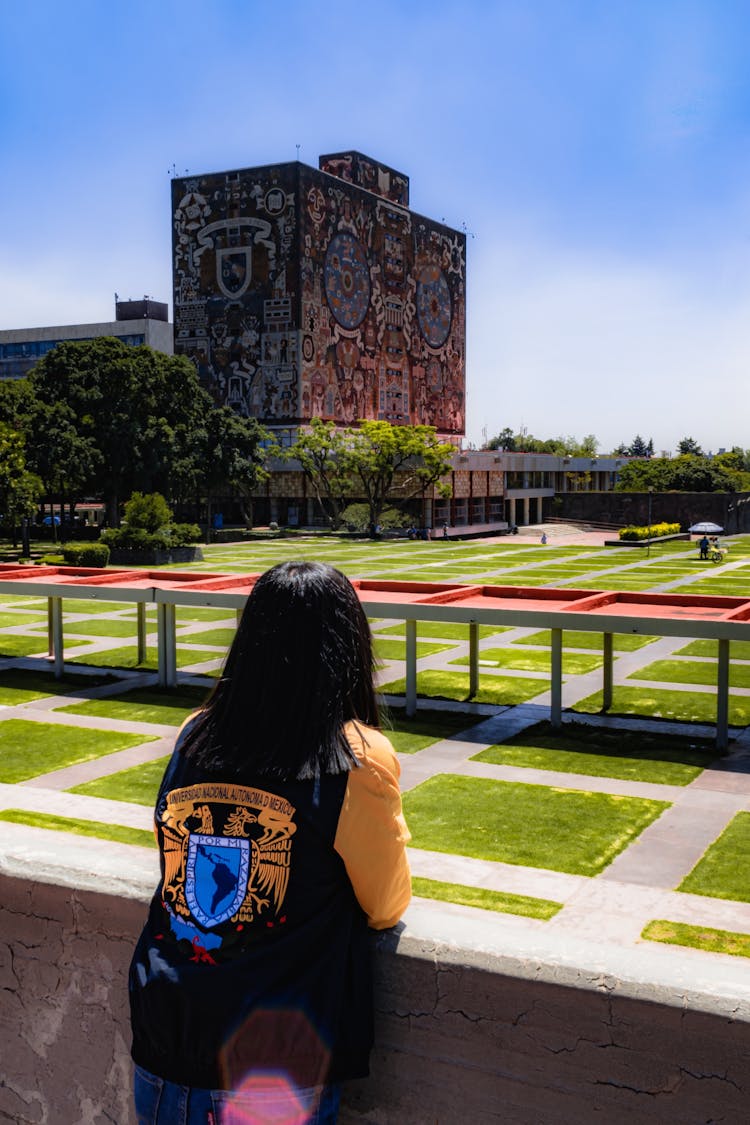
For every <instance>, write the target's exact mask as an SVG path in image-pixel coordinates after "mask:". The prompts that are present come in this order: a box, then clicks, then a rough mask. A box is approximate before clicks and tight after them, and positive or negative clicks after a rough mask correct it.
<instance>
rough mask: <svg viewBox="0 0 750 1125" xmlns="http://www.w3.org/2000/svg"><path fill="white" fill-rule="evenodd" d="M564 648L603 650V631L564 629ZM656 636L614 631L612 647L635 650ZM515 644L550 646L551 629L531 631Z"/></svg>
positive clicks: (622, 650)
mask: <svg viewBox="0 0 750 1125" xmlns="http://www.w3.org/2000/svg"><path fill="white" fill-rule="evenodd" d="M562 639H563V650H565V649H569V648H593V649H598V650H599V651H601V650H602V649H603V648H604V634H603V633H587V632H584V630H582V629H580V630H579V629H565V630H563V638H562ZM655 640H656V637H641V636H637V635H636V634H635V633H614V634H613V637H612V647H613V648H614V650H615V651H616V652H617V651H619V652H634V651H635V650H636V649H639V648H643V646H644V645H649V644H651V642H652V641H655ZM512 643H513V644H514V645H540V646H542V645H543V646H546V647H549V646H551V644H552V633H551V632H550V630H549V629H541V630H540V631H539V632H538V633H531V634H530V635H529V636H528V637H519V639H518V640H517V641H513V642H512Z"/></svg>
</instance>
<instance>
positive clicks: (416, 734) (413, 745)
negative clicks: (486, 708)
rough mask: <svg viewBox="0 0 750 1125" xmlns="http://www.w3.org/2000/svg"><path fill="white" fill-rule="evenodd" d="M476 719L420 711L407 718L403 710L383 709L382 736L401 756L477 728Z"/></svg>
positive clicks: (467, 716)
mask: <svg viewBox="0 0 750 1125" xmlns="http://www.w3.org/2000/svg"><path fill="white" fill-rule="evenodd" d="M475 722H476V719H474V718H472V716H471V715H465V714H463V713H462V712H460V711H428V710H422V709H420V710H418V711H417V713H416V715H414V716H413V717H412V718H408V717H407V714H406V711H405V710H404V708H403V707H388V708H387V709H386V708H383V728H382V729H383V734H385V735H386V736H387V737H388V738H389V739H390V741H391V742H392V743H393V748H394V750H396V751H397V752H398V753H399V754H416V753H417V752H418V751H419V750H424V749H425V747H427V746H432V745H433V744H434V743H435V742H440V741H441V740H442V739H443V738H450V737H451V735H453V734H456V733H457V732H458V731H462V730H467V729H468V728H469V727H471V726H474V724H475Z"/></svg>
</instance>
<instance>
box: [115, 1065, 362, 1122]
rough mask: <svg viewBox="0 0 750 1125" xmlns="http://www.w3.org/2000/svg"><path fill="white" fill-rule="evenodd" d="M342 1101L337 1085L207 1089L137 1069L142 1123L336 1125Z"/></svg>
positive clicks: (137, 1108) (138, 1111)
mask: <svg viewBox="0 0 750 1125" xmlns="http://www.w3.org/2000/svg"><path fill="white" fill-rule="evenodd" d="M339 1097H340V1089H339V1087H338V1086H323V1087H320V1086H318V1087H313V1088H311V1089H307V1090H296V1089H290V1088H288V1087H286V1086H285V1085H284V1084H283V1083H279V1084H278V1085H276V1086H269V1085H265V1086H259V1087H258V1088H257V1089H256V1088H253V1089H245V1090H241V1091H231V1090H203V1089H200V1088H199V1087H197V1086H178V1085H176V1083H174V1082H166V1081H165V1080H164V1079H163V1078H157V1076H156V1075H155V1074H150V1073H149V1072H148V1071H147V1070H144V1069H143V1068H142V1067H140V1066H136V1068H135V1113H136V1118H137V1121H138V1125H336V1120H337V1118H338V1111H339Z"/></svg>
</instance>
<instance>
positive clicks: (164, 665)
mask: <svg viewBox="0 0 750 1125" xmlns="http://www.w3.org/2000/svg"><path fill="white" fill-rule="evenodd" d="M156 627H157V646H158V653H159V673H158V683H159V687H176V686H177V638H176V636H175V607H174V606H173V605H169V604H167V603H165V602H159V603H158V607H157V618H156Z"/></svg>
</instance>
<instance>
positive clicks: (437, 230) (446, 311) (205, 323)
mask: <svg viewBox="0 0 750 1125" xmlns="http://www.w3.org/2000/svg"><path fill="white" fill-rule="evenodd" d="M172 209H173V240H174V242H173V245H174V254H173V261H174V325H175V351H176V352H177V353H178V354H182V355H186V356H188V357H189V358H190V359H191V360H192V361H193V362H194V363H195V365H196V367H197V370H198V373H199V375H200V377H201V380H202V382H203V384H204V385H205V386H206V387H207V388H208V389H209V390H210V391H211V393H212V394H213V396H214V398H215V399H216V400H217V401H218V402H222V403H226V404H227V405H228V406H231V407H232V408H233V409H235V410H237V411H238V412H239V413H240V414H244V415H248V416H251V417H253V418H257V419H258V420H259V421H260V422H261V423H263V425H265V426H267V427H268V428H269V429H270V430H272V431H273V432H274V434H275V436H276V438H277V440H278V441H279V443H280V444H282V445H286V444H289V443H290V442H291V441H293V440H294V435H295V431H296V429H297V427H298V426H299V425H304V424H306V423H309V422H310V420H311V419H312V418H315V417H317V418H323V419H328V420H331V421H333V422H335V423H337V424H340V425H350V424H352V423H354V422H356V421H357V419H359V418H374V419H384V420H386V421H389V422H393V423H396V424H399V423H401V424H407V423H410V424H418V423H419V424H421V423H424V424H427V425H432V426H436V427H437V430H438V432H439V433H440V434H441V435H443V436H445V437H446V438H448V439H453V440H454V441H456V440H457V439H458V438H460V437H461V436H462V435H463V433H464V410H465V381H466V363H465V354H466V349H465V341H466V237H465V235H464V234H463V232H461V231H456V230H452V229H451V228H449V227H446V226H445V225H444V224H442V223H436V222H433V221H432V220H430V219H426V218H424V217H423V216H421V215H417V214H415V213H414V212H413V211H410V210H409V181H408V178H407V177H406V176H404V175H402V174H401V173H400V172H395V171H394V170H393V169H391V168H387V167H385V166H384V165H382V164H380V163H378V162H377V161H375V160H371V159H370V158H369V157H366V156H362V155H361V154H360V153H357V152H353V151H349V152H345V153H338V154H335V155H330V156H321V157H320V161H319V168H317V169H316V168H312V167H309V166H308V165H306V164H301V163H300V162H298V161H294V162H290V163H285V164H271V165H266V166H263V167H260V168H246V169H240V170H238V171H233V172H216V173H210V174H206V175H198V176H186V177H183V178H176V179H174V180H173V181H172Z"/></svg>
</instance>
